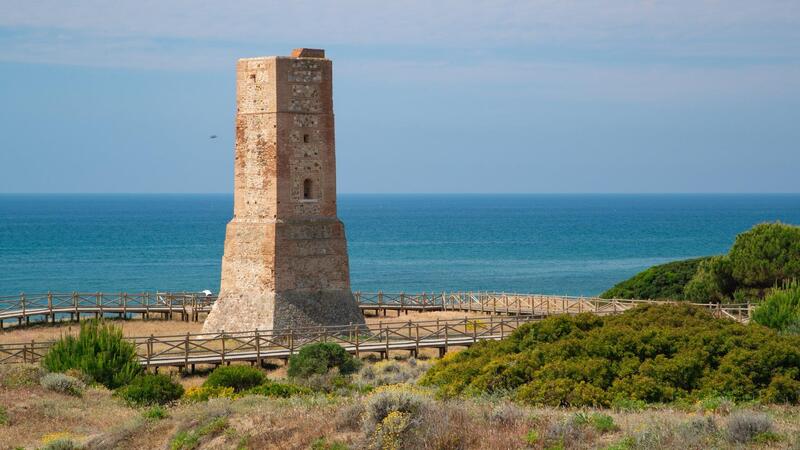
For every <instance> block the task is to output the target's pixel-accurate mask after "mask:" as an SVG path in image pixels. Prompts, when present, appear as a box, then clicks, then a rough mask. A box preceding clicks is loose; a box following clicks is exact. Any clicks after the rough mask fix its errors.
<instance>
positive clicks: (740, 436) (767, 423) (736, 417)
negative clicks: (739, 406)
mask: <svg viewBox="0 0 800 450" xmlns="http://www.w3.org/2000/svg"><path fill="white" fill-rule="evenodd" d="M772 428H773V425H772V419H770V418H769V416H767V415H766V414H763V413H755V412H752V411H739V412H736V413H734V414H731V416H730V418H728V426H727V429H726V434H727V436H728V439H730V440H731V441H733V442H736V443H740V444H741V443H747V442H750V441H752V440H753V439H754V438H755V437H756V436H758V435H760V434H763V433H770V432H772Z"/></svg>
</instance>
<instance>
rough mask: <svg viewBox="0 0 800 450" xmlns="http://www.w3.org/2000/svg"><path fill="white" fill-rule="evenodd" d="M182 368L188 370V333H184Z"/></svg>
mask: <svg viewBox="0 0 800 450" xmlns="http://www.w3.org/2000/svg"><path fill="white" fill-rule="evenodd" d="M183 368H184V369H185V370H187V371H188V370H189V332H188V331H187V332H186V340H185V341H183Z"/></svg>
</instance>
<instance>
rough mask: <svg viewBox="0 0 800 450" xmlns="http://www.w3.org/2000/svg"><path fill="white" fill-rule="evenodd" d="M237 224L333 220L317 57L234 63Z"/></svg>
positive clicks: (305, 52)
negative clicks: (256, 221) (327, 218)
mask: <svg viewBox="0 0 800 450" xmlns="http://www.w3.org/2000/svg"><path fill="white" fill-rule="evenodd" d="M236 72H237V76H236V78H237V79H236V91H237V92H236V100H237V110H236V159H235V169H234V171H235V181H234V184H235V186H234V216H235V219H236V220H242V221H253V220H259V221H263V220H296V219H303V218H320V217H330V218H335V217H336V159H335V140H334V123H333V83H332V81H333V80H332V78H333V72H332V64H331V61H330V60H328V59H325V52H324V50H316V49H296V50H295V51H294V52H293V53H292V56H288V57H281V56H271V57H262V58H246V59H240V60H239V61H238V64H237V71H236Z"/></svg>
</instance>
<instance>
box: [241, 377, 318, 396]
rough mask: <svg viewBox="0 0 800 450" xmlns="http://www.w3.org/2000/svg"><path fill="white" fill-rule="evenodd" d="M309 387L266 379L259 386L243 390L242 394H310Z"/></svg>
mask: <svg viewBox="0 0 800 450" xmlns="http://www.w3.org/2000/svg"><path fill="white" fill-rule="evenodd" d="M310 393H311V389H308V388H305V387H301V386H295V385H293V384H284V383H275V382H272V381H267V382H265V383H263V384H261V385H259V386H256V387H253V388H250V389H248V390H246V391H244V392H243V394H244V395H263V396H264V397H280V398H288V397H292V396H295V395H303V394H310Z"/></svg>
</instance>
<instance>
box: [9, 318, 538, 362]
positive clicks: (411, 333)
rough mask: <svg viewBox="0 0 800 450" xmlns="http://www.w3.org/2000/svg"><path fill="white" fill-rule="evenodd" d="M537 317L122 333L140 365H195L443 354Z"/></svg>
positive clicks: (25, 350) (12, 355) (26, 348)
mask: <svg viewBox="0 0 800 450" xmlns="http://www.w3.org/2000/svg"><path fill="white" fill-rule="evenodd" d="M538 319H541V317H540V316H530V315H528V316H526V315H517V316H500V317H498V316H488V317H487V316H482V317H473V318H469V317H465V318H463V319H454V320H438V319H437V320H429V321H420V322H411V321H395V322H381V323H379V324H377V325H373V326H372V328H370V329H365V327H364V326H356V325H345V326H334V327H314V328H297V329H290V330H263V331H262V330H254V331H246V332H236V333H226V332H221V333H187V334H181V335H173V336H154V335H151V336H145V337H128V338H126V339H127V340H129V341H130V342H132V343H133V344H134V346H135V347H136V353H137V355H138V356H139V360H140V361H141V363H142V365H143V366H145V367H147V368H158V367H160V366H174V367H182V368H189V367H191V368H194V365H195V364H212V365H218V364H229V363H231V362H251V363H258V364H261V362H262V361H263V360H264V359H268V358H271V359H286V358H288V357H289V356H291V355H292V354H295V353H297V351H298V350H299V349H300V347H302V346H303V345H306V344H311V343H315V342H334V343H337V344H339V345H341V346H342V347H344V348H345V350H347V351H348V352H350V353H352V354H355V355H357V356H360V355H361V354H362V353H369V352H372V353H379V354H380V355H381V357H388V354H389V352H390V351H398V350H404V351H410V352H411V353H412V354H413V355H418V354H419V350H420V349H421V348H438V349H439V354H440V355H443V354H444V353H445V352H446V351H447V350H448V349H449V347H451V346H469V345H472V344H474V343H475V342H478V341H481V340H487V339H488V340H498V339H502V338H504V337H505V336H507V335H509V334H510V333H511V332H513V331H514V330H515V329H516V328H517V327H519V326H520V325H521V324H524V323H526V322H530V321H533V320H538ZM52 344H53V341H46V342H29V343H12V344H0V364H3V363H5V364H10V363H36V362H39V361H40V360H41V359H42V358H43V356H44V355H45V354H46V353H47V350H48V349H49V348H50V346H51V345H52Z"/></svg>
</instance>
